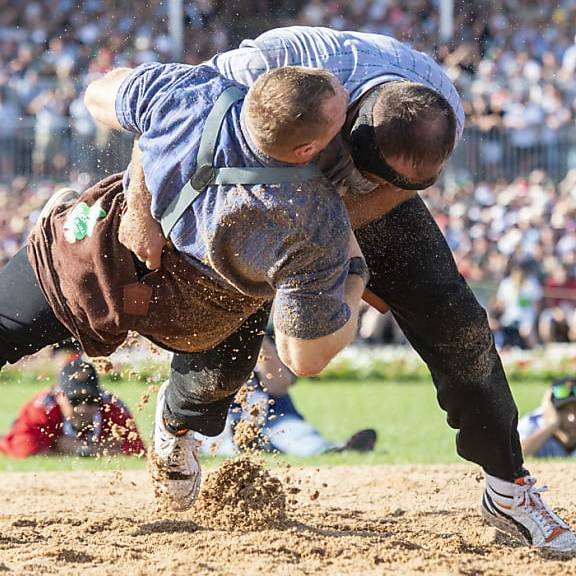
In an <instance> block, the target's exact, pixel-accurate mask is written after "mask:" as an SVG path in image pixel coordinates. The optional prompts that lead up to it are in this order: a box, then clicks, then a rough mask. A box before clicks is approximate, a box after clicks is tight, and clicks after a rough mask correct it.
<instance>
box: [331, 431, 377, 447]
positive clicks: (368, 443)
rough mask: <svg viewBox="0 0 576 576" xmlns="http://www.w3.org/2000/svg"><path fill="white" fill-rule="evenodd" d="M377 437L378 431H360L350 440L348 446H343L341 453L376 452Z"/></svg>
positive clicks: (347, 442)
mask: <svg viewBox="0 0 576 576" xmlns="http://www.w3.org/2000/svg"><path fill="white" fill-rule="evenodd" d="M377 437H378V436H377V434H376V430H374V429H372V428H366V429H365V430H359V431H358V432H356V433H355V434H352V436H350V438H348V440H347V441H346V444H344V446H342V449H341V450H340V451H349V450H352V451H353V452H371V451H372V450H374V445H375V444H376V439H377Z"/></svg>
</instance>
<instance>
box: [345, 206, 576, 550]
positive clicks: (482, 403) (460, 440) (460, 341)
mask: <svg viewBox="0 0 576 576" xmlns="http://www.w3.org/2000/svg"><path fill="white" fill-rule="evenodd" d="M356 234H357V237H358V241H359V243H360V246H361V248H362V252H363V254H364V257H365V258H366V261H367V263H368V267H369V268H370V273H371V280H370V284H369V288H370V289H371V290H372V291H373V292H374V293H375V294H376V295H377V296H379V297H380V298H382V299H383V300H384V301H385V302H386V303H387V304H388V305H389V306H390V308H391V310H392V313H393V314H394V316H395V318H396V320H397V321H398V323H399V325H400V327H401V328H402V330H403V331H404V333H405V335H406V337H407V338H408V340H409V341H410V343H411V344H412V345H413V346H414V348H415V349H416V350H417V352H418V353H419V354H420V356H421V357H422V358H423V360H424V361H425V362H426V364H427V365H428V368H429V369H430V372H431V374H432V379H433V381H434V384H435V386H436V389H437V396H438V402H439V404H440V406H441V407H442V408H443V409H444V410H445V411H446V412H447V414H448V424H449V425H450V426H452V427H453V428H456V429H458V430H459V431H458V434H457V439H456V444H457V450H458V454H460V456H462V457H463V458H466V459H467V460H470V461H472V462H475V463H477V464H479V465H480V466H482V468H483V469H484V471H485V473H486V488H485V491H484V498H483V502H482V514H483V516H484V518H485V519H486V520H488V522H490V523H491V524H492V525H493V526H495V527H496V528H498V529H499V530H503V531H505V532H507V533H509V534H512V535H513V536H515V537H517V538H519V539H521V540H522V541H524V542H526V543H527V544H529V545H533V546H537V547H539V548H542V549H546V550H549V551H553V552H554V553H562V554H564V553H568V554H574V553H576V537H575V536H574V533H573V532H572V531H571V530H570V528H569V526H568V525H567V524H566V523H565V522H564V521H563V520H562V519H561V518H560V517H559V516H558V515H556V514H555V513H554V512H553V511H552V510H551V509H550V508H549V507H548V506H547V505H546V504H545V503H544V501H543V499H542V498H541V496H540V493H541V492H542V491H543V489H542V488H538V487H536V480H535V479H534V478H533V477H532V476H529V475H527V474H528V473H527V471H526V470H525V469H524V467H523V458H522V448H521V445H520V439H519V436H518V431H517V425H518V411H517V409H516V405H515V403H514V400H513V398H512V394H511V392H510V388H509V386H508V382H507V380H506V375H505V374H504V370H503V368H502V363H501V361H500V358H499V356H498V353H497V352H496V348H495V346H494V339H493V338H492V334H491V332H490V328H489V325H488V319H487V316H486V313H485V311H484V309H483V308H482V307H481V306H480V304H479V303H478V301H477V300H476V298H475V296H474V294H473V293H472V291H471V290H470V288H469V287H468V285H467V284H466V281H465V280H464V279H463V278H462V276H461V275H460V274H459V273H458V270H457V268H456V264H455V263H454V259H453V257H452V254H451V252H450V249H449V247H448V244H447V243H446V240H445V239H444V237H443V236H442V233H441V232H440V229H439V228H438V226H437V225H436V223H435V222H434V219H433V218H432V215H431V214H430V212H429V211H428V209H427V208H426V206H425V205H424V202H423V201H422V200H421V199H420V198H419V197H416V198H413V199H411V200H408V201H406V202H404V203H402V204H400V205H399V206H397V207H396V208H395V209H394V210H392V211H391V212H389V213H388V214H387V215H385V216H383V217H382V218H380V219H379V220H376V221H374V222H372V223H370V224H369V225H367V226H364V227H363V228H361V229H360V230H358V231H356Z"/></svg>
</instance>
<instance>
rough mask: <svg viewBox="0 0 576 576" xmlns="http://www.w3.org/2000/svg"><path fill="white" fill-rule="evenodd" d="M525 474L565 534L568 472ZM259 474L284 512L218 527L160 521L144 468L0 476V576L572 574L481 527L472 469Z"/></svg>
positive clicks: (574, 504)
mask: <svg viewBox="0 0 576 576" xmlns="http://www.w3.org/2000/svg"><path fill="white" fill-rule="evenodd" d="M532 470H533V473H535V474H537V475H538V476H539V477H540V478H542V479H544V480H545V481H546V482H547V483H549V484H550V485H552V486H553V487H557V488H560V486H563V487H564V491H560V490H559V489H557V490H554V491H551V492H549V493H548V494H547V499H548V501H549V502H550V503H552V504H554V505H555V506H556V507H557V509H558V510H559V511H560V512H561V513H562V514H563V515H564V516H565V517H566V519H567V520H568V521H570V522H571V523H572V525H573V526H576V499H575V498H574V493H573V488H574V486H576V464H573V465H570V464H560V463H554V464H540V465H538V466H532ZM272 473H273V475H277V476H278V477H279V478H281V480H282V483H283V485H284V487H285V489H286V496H287V498H286V499H287V502H286V515H287V516H286V519H283V517H281V515H280V516H278V517H274V518H273V519H274V522H271V523H270V525H269V526H268V527H266V526H264V527H262V525H260V527H259V528H258V529H249V528H248V529H246V528H243V529H242V528H236V529H230V528H227V527H226V526H225V525H223V526H218V523H217V522H216V523H215V525H214V523H209V522H206V521H203V520H202V519H201V518H195V517H194V516H193V514H192V513H186V514H180V515H173V516H170V515H165V514H164V515H160V514H158V513H157V512H156V511H155V509H154V505H153V501H152V489H151V487H150V486H149V484H148V482H147V478H146V475H145V473H144V472H123V473H121V474H120V473H108V472H102V473H93V472H83V473H67V474H56V473H41V474H30V473H28V474H6V473H5V474H3V475H2V477H1V483H2V484H1V485H2V490H1V493H0V573H2V574H4V573H5V574H7V575H9V574H26V575H28V574H34V575H37V574H61V575H67V576H68V575H74V574H82V575H83V576H89V575H103V574H110V575H114V576H117V575H118V574H130V575H131V576H132V575H152V574H154V575H156V574H163V575H176V576H178V575H186V576H188V575H189V574H230V575H234V576H238V575H241V574H246V575H248V574H250V575H253V574H259V573H262V574H275V575H290V576H292V575H298V574H322V575H324V574H328V575H333V574H362V575H364V574H366V575H372V574H374V575H376V574H378V575H383V574H394V575H397V574H437V575H440V574H442V575H446V574H459V575H468V576H472V575H474V576H476V575H514V576H516V575H517V574H523V575H534V576H536V575H538V576H540V575H543V574H546V575H549V576H555V575H558V576H560V575H562V576H567V575H572V574H576V559H569V560H551V559H545V558H542V557H541V556H540V555H539V554H538V553H537V552H536V551H534V550H531V549H528V548H526V547H520V546H517V545H515V544H514V543H512V542H510V541H508V540H507V539H506V538H504V537H502V536H500V535H499V534H497V532H496V531H495V530H493V529H492V528H489V527H486V526H485V525H484V524H483V523H482V521H481V519H480V517H479V514H478V503H479V500H480V495H481V484H480V483H479V482H478V478H477V469H475V468H473V467H468V466H373V467H353V468H344V467H335V468H323V469H320V470H317V469H315V468H305V469H294V468H292V469H288V470H287V469H286V468H279V469H273V470H272ZM250 474H253V471H250ZM246 477H248V476H246ZM266 481H267V482H270V480H269V479H267V480H266ZM272 485H273V486H274V487H276V488H277V485H276V484H275V483H273V484H272ZM213 487H214V484H212V488H213ZM568 488H570V489H569V490H568ZM208 524H211V525H208Z"/></svg>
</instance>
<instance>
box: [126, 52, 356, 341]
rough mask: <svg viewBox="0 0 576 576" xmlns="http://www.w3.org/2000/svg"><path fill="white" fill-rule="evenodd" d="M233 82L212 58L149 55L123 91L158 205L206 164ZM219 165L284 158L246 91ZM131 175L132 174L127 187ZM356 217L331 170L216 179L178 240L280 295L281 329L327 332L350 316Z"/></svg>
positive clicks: (234, 277) (157, 210) (277, 315)
mask: <svg viewBox="0 0 576 576" xmlns="http://www.w3.org/2000/svg"><path fill="white" fill-rule="evenodd" d="M231 84H232V82H231V81H230V80H227V79H225V78H223V77H222V76H220V75H219V74H218V73H217V72H215V71H214V70H213V69H212V68H210V67H208V66H187V65H183V64H157V63H152V64H144V65H142V66H139V67H138V68H136V69H135V70H134V71H133V72H132V73H131V74H130V75H129V76H128V77H127V78H126V79H125V80H124V82H123V83H122V86H121V87H120V90H119V92H118V95H117V98H116V114H117V117H118V120H119V122H120V124H121V125H122V126H123V127H124V128H125V129H126V130H129V131H131V132H133V133H134V134H139V135H140V148H141V151H142V166H143V169H144V175H145V179H146V185H147V187H148V189H149V190H150V193H151V195H152V214H153V216H154V217H155V218H156V219H157V220H160V218H161V216H162V214H163V212H164V210H165V208H166V207H167V206H168V205H169V203H170V202H171V201H172V199H173V198H174V197H175V195H176V194H178V192H179V191H180V189H181V188H182V187H183V186H184V184H185V182H187V181H188V180H189V179H190V177H191V176H192V175H193V174H194V172H195V169H196V156H197V153H198V147H199V141H200V136H201V134H202V130H203V127H204V123H205V120H206V116H207V114H208V112H209V111H210V109H211V108H212V106H213V104H214V102H215V101H216V99H217V98H218V96H219V95H220V93H221V92H222V91H223V90H224V89H225V88H226V87H228V86H230V85H231ZM214 165H215V166H274V165H283V164H282V163H281V162H277V161H275V160H273V159H271V158H269V157H267V156H265V155H264V154H263V153H261V152H260V151H259V150H258V149H257V148H256V146H255V145H254V143H253V142H252V141H251V140H250V138H249V134H248V131H247V130H246V127H245V125H244V122H243V118H242V101H240V102H238V103H236V104H235V105H234V106H233V107H232V108H231V110H230V111H229V112H228V114H227V116H226V118H225V120H224V122H223V125H222V128H221V131H220V134H219V137H218V143H217V147H216V153H215V162H214ZM127 185H128V176H127V177H126V181H125V189H127ZM350 230H351V228H350V222H349V219H348V213H347V210H346V208H345V206H344V203H343V201H342V199H341V197H340V195H339V194H338V192H337V190H336V188H335V187H334V186H331V185H330V183H329V182H328V181H327V180H326V179H325V178H319V179H316V180H311V181H308V182H302V183H290V184H280V185H272V186H261V185H258V186H208V187H207V188H206V190H205V191H204V192H203V193H202V194H201V195H200V196H199V197H198V198H197V199H196V201H195V202H194V203H193V205H192V206H191V207H190V208H189V209H188V210H187V211H186V212H185V213H184V215H183V216H182V217H181V218H180V220H179V221H178V222H177V224H176V225H175V226H174V228H173V230H172V232H171V234H170V240H171V241H172V243H173V244H174V246H175V248H176V249H177V250H179V251H180V252H181V253H182V254H183V255H184V256H185V257H187V258H188V259H189V260H190V262H191V263H192V264H193V265H195V266H197V267H199V268H201V269H202V271H204V272H206V273H209V274H210V275H212V277H214V278H215V279H216V280H219V281H221V282H223V283H226V284H228V285H231V286H233V287H234V288H236V289H237V290H238V291H240V292H242V293H243V294H247V295H249V296H255V297H264V298H269V299H270V300H272V299H274V300H275V307H274V323H275V327H276V329H277V330H279V331H280V332H282V333H284V334H287V335H289V336H294V337H298V338H306V339H312V338H318V337H321V336H324V335H327V334H330V333H332V332H334V331H336V330H338V329H339V328H341V327H342V326H343V325H344V324H345V323H346V321H347V320H348V318H349V317H350V310H349V308H348V306H347V305H346V304H345V303H344V287H345V281H346V278H347V273H348V241H349V235H350Z"/></svg>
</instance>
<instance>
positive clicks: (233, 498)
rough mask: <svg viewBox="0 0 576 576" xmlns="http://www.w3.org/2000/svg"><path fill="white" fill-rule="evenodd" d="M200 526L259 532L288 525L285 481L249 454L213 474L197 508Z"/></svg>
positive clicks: (223, 465) (228, 463)
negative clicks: (283, 483)
mask: <svg viewBox="0 0 576 576" xmlns="http://www.w3.org/2000/svg"><path fill="white" fill-rule="evenodd" d="M193 518H194V520H195V521H196V522H198V523H199V524H202V525H204V526H207V527H210V528H216V529H220V530H247V531H250V530H260V529H265V528H277V527H280V526H283V525H285V524H286V523H287V520H288V519H287V515H286V493H285V490H284V487H283V485H282V482H281V481H280V480H279V479H278V478H276V477H274V476H272V475H271V474H270V472H269V471H268V470H267V469H266V468H265V467H264V466H263V465H262V464H261V463H259V462H258V461H257V460H255V459H253V458H250V457H248V456H246V455H242V456H238V457H236V458H234V459H232V460H227V461H226V462H224V463H223V464H222V465H221V466H220V467H219V468H218V470H216V471H214V472H212V473H210V474H209V475H208V477H207V478H206V480H205V481H204V483H203V485H202V489H201V491H200V495H199V496H198V500H197V501H196V504H195V505H194V510H193Z"/></svg>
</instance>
